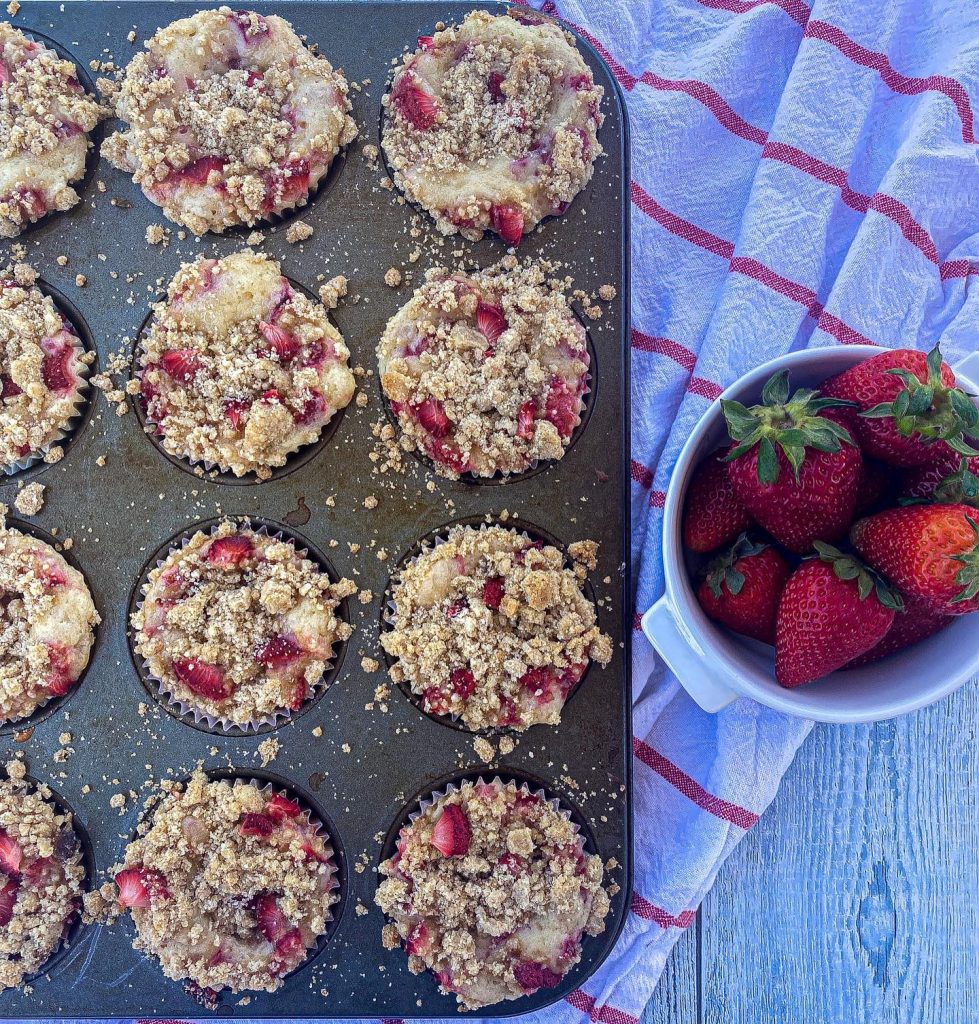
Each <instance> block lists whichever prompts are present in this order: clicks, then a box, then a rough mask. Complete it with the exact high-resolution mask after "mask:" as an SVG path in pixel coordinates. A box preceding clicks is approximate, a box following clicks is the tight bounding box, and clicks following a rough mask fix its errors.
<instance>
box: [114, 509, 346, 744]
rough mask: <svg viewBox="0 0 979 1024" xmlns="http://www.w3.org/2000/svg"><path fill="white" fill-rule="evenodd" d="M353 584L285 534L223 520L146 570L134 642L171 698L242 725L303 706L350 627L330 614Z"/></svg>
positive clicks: (134, 626) (212, 716) (196, 534)
mask: <svg viewBox="0 0 979 1024" xmlns="http://www.w3.org/2000/svg"><path fill="white" fill-rule="evenodd" d="M356 590H357V587H356V584H354V583H352V582H351V581H350V580H341V581H340V582H339V583H336V584H333V583H331V582H330V579H329V577H328V576H327V575H326V573H325V572H323V571H321V570H320V568H319V567H318V566H317V565H316V564H315V563H313V562H312V561H310V560H309V559H308V558H304V557H303V556H302V555H301V554H300V553H299V552H298V551H297V550H296V548H295V547H294V545H293V544H292V543H291V542H289V541H285V540H278V539H276V538H274V537H272V536H269V535H268V534H265V533H259V532H257V531H255V530H253V529H251V528H250V527H248V526H240V527H239V526H236V525H235V524H234V523H232V522H230V521H228V520H226V521H224V522H223V523H221V525H220V526H219V527H218V528H217V529H216V530H215V531H213V532H210V533H204V532H200V533H195V534H194V535H193V537H191V539H190V540H189V541H188V543H187V544H186V545H185V546H184V547H182V548H180V549H178V550H176V551H174V552H172V553H171V554H170V555H169V556H168V557H167V558H166V559H165V560H164V562H163V563H162V564H161V565H159V566H157V567H156V568H155V569H153V571H152V572H151V573H150V574H149V581H148V583H147V585H146V587H145V588H144V595H145V596H144V600H143V602H142V604H141V605H140V607H139V608H138V609H137V611H136V612H135V613H134V614H133V617H132V625H133V628H134V630H135V631H136V650H137V651H138V653H139V654H141V655H142V656H143V657H144V658H145V659H146V661H147V663H148V665H149V669H150V672H151V673H152V674H153V675H154V676H155V678H156V679H158V680H159V681H160V682H161V683H162V684H163V686H164V689H165V691H166V692H167V693H170V694H172V696H173V697H174V698H175V699H176V700H178V701H179V702H181V703H182V704H184V705H186V706H188V707H191V708H194V709H196V710H198V711H199V712H200V713H201V714H203V715H206V716H210V717H211V718H213V719H216V720H219V721H222V722H230V723H233V724H235V725H239V726H246V725H248V724H250V723H254V722H258V721H261V720H266V719H269V718H271V717H274V716H275V715H276V714H277V713H285V712H288V711H295V710H297V709H298V708H299V707H301V706H302V704H303V702H304V701H305V700H306V699H307V698H308V697H309V696H310V693H311V691H312V688H313V687H314V686H315V685H316V684H317V683H319V681H320V680H321V678H322V677H323V673H324V671H325V670H326V667H327V664H328V662H329V661H330V659H331V658H332V657H333V648H334V645H335V644H336V643H338V642H339V641H341V640H346V639H347V638H348V637H349V636H350V634H351V632H352V630H351V628H350V626H349V625H348V624H347V623H345V622H342V621H341V620H340V619H339V618H338V617H337V614H336V612H337V608H338V606H339V604H340V602H341V601H342V600H343V598H345V597H347V596H349V595H350V594H353V593H356Z"/></svg>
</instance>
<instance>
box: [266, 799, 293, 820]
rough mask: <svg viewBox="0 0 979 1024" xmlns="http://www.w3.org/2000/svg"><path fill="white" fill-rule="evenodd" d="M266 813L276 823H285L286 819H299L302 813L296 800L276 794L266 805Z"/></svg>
mask: <svg viewBox="0 0 979 1024" xmlns="http://www.w3.org/2000/svg"><path fill="white" fill-rule="evenodd" d="M265 813H266V814H267V815H268V816H269V817H270V818H273V819H274V820H275V821H283V820H284V819H285V818H298V817H299V815H300V813H301V811H300V807H299V804H297V803H296V801H295V800H290V799H289V798H288V797H287V796H282V794H281V793H276V794H275V796H273V797H272V799H271V800H270V801H269V802H268V804H267V805H266V807H265Z"/></svg>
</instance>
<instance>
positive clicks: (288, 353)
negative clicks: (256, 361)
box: [258, 320, 299, 366]
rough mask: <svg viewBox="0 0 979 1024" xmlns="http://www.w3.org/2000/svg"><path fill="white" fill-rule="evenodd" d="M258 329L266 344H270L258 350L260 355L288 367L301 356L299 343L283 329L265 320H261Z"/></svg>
mask: <svg viewBox="0 0 979 1024" xmlns="http://www.w3.org/2000/svg"><path fill="white" fill-rule="evenodd" d="M258 329H259V330H260V331H261V332H262V336H263V337H264V338H265V340H266V342H268V344H266V345H263V346H262V347H261V348H260V349H259V350H258V352H259V355H262V356H265V357H266V358H274V359H275V360H276V361H277V362H279V363H281V364H282V365H283V366H286V365H287V364H288V363H290V362H292V360H293V359H295V358H296V356H297V355H298V354H299V342H298V340H297V339H296V338H294V337H293V336H292V335H291V334H289V332H288V331H284V330H283V329H282V328H281V327H278V326H276V325H275V324H270V323H268V322H266V321H265V320H259V322H258Z"/></svg>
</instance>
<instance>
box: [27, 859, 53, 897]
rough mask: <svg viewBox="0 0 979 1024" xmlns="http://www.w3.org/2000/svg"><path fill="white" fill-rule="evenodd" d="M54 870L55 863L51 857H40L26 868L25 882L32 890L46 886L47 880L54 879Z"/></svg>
mask: <svg viewBox="0 0 979 1024" xmlns="http://www.w3.org/2000/svg"><path fill="white" fill-rule="evenodd" d="M53 868H54V861H53V860H52V859H51V858H50V857H38V858H37V860H32V861H31V862H30V864H28V865H27V866H26V867H25V868H24V873H23V874H24V881H25V882H26V883H27V885H28V887H29V888H32V889H35V888H37V887H38V886H40V885H44V884H45V881H46V880H47V878H49V877H52V869H53Z"/></svg>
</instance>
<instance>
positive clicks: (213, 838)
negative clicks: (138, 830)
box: [115, 771, 336, 1001]
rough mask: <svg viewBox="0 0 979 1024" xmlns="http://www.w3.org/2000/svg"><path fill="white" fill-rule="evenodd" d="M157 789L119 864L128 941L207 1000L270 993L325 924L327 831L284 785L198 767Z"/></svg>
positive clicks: (330, 897) (329, 868) (329, 885)
mask: <svg viewBox="0 0 979 1024" xmlns="http://www.w3.org/2000/svg"><path fill="white" fill-rule="evenodd" d="M161 785H162V788H163V790H164V791H165V793H166V796H165V797H164V799H163V801H162V803H161V804H160V805H159V806H158V807H157V808H156V810H155V812H154V813H153V816H152V820H151V821H150V822H149V824H148V827H147V826H146V825H144V826H143V828H144V829H145V833H144V834H141V835H140V837H139V838H137V839H136V840H134V841H133V842H132V843H130V844H129V846H128V847H127V848H126V854H125V863H124V865H123V867H122V868H121V869H120V870H119V871H117V872H116V876H115V882H116V886H117V888H118V890H119V903H120V905H121V906H122V907H124V908H128V909H130V910H131V911H132V915H133V921H134V922H135V924H136V939H135V943H134V945H135V947H136V948H137V949H138V950H141V951H143V952H145V953H149V954H151V955H152V956H155V957H156V958H157V959H158V960H159V961H160V965H161V967H162V968H163V973H164V974H165V975H166V976H167V977H168V978H172V979H174V980H175V981H181V980H184V979H186V980H187V982H188V983H189V985H188V987H189V989H190V991H192V992H193V993H194V994H195V995H198V996H199V997H202V998H203V999H204V1000H205V1001H207V1000H209V999H210V998H213V997H214V996H215V995H216V994H217V993H218V992H220V991H221V990H222V989H230V990H231V991H232V992H242V991H245V990H257V991H264V992H274V991H275V990H276V989H277V988H280V987H281V985H282V979H283V977H284V976H285V975H286V974H288V973H289V972H290V971H292V970H295V968H296V967H298V966H299V965H300V964H301V963H302V962H303V961H304V960H305V959H306V957H307V955H308V953H309V950H310V949H311V948H312V947H313V946H314V945H315V944H316V941H317V939H318V938H319V936H321V935H323V934H324V933H325V932H326V929H327V924H328V923H329V920H330V916H331V912H330V908H331V906H332V905H333V904H334V903H335V902H336V897H335V896H334V894H333V889H334V882H333V876H334V871H335V869H334V866H333V863H332V861H331V857H332V850H331V849H330V848H329V847H328V845H327V843H328V839H327V837H326V835H325V834H324V833H323V831H322V829H321V827H320V825H319V823H318V822H313V821H311V820H310V816H309V813H308V811H304V810H303V809H302V808H301V807H300V805H299V804H298V803H297V802H296V801H295V800H293V799H292V798H291V797H289V796H288V795H286V794H282V793H275V792H273V791H271V790H270V789H269V788H265V789H259V788H258V786H257V785H253V784H250V783H247V782H244V781H240V780H236V781H233V782H232V781H228V780H224V779H222V780H219V781H214V782H211V781H208V779H207V777H206V776H205V775H204V774H203V773H202V772H200V771H198V772H195V773H194V775H193V776H191V778H190V780H189V781H188V782H187V783H186V784H181V783H174V782H164V783H162V784H161Z"/></svg>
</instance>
